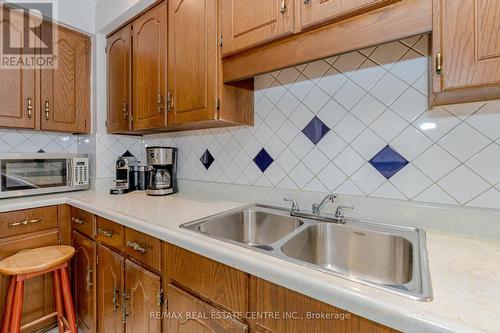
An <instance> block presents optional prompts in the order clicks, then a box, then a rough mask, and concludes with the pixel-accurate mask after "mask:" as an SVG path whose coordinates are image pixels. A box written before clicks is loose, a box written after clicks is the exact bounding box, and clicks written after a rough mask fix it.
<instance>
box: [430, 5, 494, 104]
mask: <svg viewBox="0 0 500 333" xmlns="http://www.w3.org/2000/svg"><path fill="white" fill-rule="evenodd" d="M433 3H434V8H433V9H434V10H433V15H434V19H433V37H432V38H433V45H432V46H433V56H434V63H433V65H434V66H431V67H432V68H433V71H432V73H433V74H432V76H433V91H432V92H433V93H434V94H433V96H432V98H433V100H431V102H432V103H433V104H434V105H441V104H450V103H461V102H471V101H478V100H486V99H496V98H500V2H499V1H497V0H474V1H472V0H456V1H445V0H433Z"/></svg>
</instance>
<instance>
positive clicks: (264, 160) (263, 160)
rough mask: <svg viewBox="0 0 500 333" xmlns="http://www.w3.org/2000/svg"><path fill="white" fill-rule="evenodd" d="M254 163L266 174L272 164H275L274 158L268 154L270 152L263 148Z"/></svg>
mask: <svg viewBox="0 0 500 333" xmlns="http://www.w3.org/2000/svg"><path fill="white" fill-rule="evenodd" d="M253 161H254V162H255V164H257V166H258V167H259V169H260V171H262V172H264V171H266V170H267V168H269V166H270V165H271V163H273V162H274V160H273V158H272V157H271V155H269V154H268V152H267V151H266V150H265V149H264V148H262V149H261V151H259V153H258V154H257V155H256V156H255V157H254V159H253Z"/></svg>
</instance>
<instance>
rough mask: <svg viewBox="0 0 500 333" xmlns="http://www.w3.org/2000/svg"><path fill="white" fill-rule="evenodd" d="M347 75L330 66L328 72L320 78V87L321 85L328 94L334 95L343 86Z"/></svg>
mask: <svg viewBox="0 0 500 333" xmlns="http://www.w3.org/2000/svg"><path fill="white" fill-rule="evenodd" d="M347 80H348V79H347V76H345V75H344V74H342V73H340V72H339V71H338V70H336V69H335V68H333V67H332V68H330V70H328V72H327V73H326V74H325V76H323V77H322V78H321V80H319V82H318V87H320V88H321V89H322V90H323V91H324V92H326V93H327V94H328V95H330V96H333V95H335V93H336V92H337V91H338V90H339V89H340V87H342V86H343V85H344V84H345V83H346V81H347Z"/></svg>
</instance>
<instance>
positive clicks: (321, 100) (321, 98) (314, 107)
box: [302, 87, 330, 114]
mask: <svg viewBox="0 0 500 333" xmlns="http://www.w3.org/2000/svg"><path fill="white" fill-rule="evenodd" d="M329 99H330V97H329V96H328V95H327V94H326V93H325V92H324V91H323V90H321V89H320V88H319V87H314V88H313V90H311V92H310V93H309V94H308V95H307V96H306V98H305V99H304V100H303V101H302V102H303V103H304V104H305V106H307V107H308V108H309V110H311V111H312V112H314V113H315V114H316V113H318V112H319V110H321V109H322V108H323V106H325V104H326V103H327V102H328V100H329Z"/></svg>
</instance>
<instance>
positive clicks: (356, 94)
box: [334, 81, 366, 110]
mask: <svg viewBox="0 0 500 333" xmlns="http://www.w3.org/2000/svg"><path fill="white" fill-rule="evenodd" d="M365 94H366V91H365V90H363V89H362V88H361V87H360V86H358V85H357V84H356V83H354V82H352V81H347V82H346V84H344V85H343V86H342V88H340V89H339V90H338V91H337V93H336V94H335V96H334V98H335V100H336V101H337V102H338V103H339V104H340V105H342V106H343V107H345V108H346V109H347V110H350V109H352V108H353V107H354V105H356V103H358V102H359V101H360V100H361V98H363V96H364V95H365Z"/></svg>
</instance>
